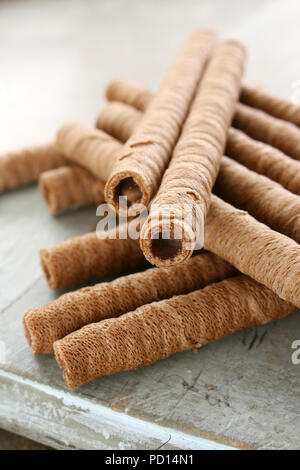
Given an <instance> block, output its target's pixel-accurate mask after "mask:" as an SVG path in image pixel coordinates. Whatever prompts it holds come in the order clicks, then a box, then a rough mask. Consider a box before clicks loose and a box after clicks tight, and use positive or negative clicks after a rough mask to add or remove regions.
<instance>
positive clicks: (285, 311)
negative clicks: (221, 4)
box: [54, 276, 295, 389]
mask: <svg viewBox="0 0 300 470" xmlns="http://www.w3.org/2000/svg"><path fill="white" fill-rule="evenodd" d="M294 310H295V307H294V306H293V305H291V304H289V303H287V302H284V301H283V300H281V299H280V298H279V297H278V296H277V295H276V294H275V293H274V292H272V291H270V290H269V289H267V288H266V287H264V286H261V285H259V284H257V283H256V282H255V281H253V280H251V279H249V278H248V277H246V276H238V277H235V278H230V279H225V280H224V281H222V282H219V283H215V284H210V285H209V286H207V287H205V288H204V289H202V290H197V291H195V292H192V293H190V294H187V295H180V296H176V297H173V298H171V299H168V300H162V301H160V302H153V303H152V304H148V305H144V306H141V307H139V308H138V309H136V310H135V311H133V312H130V313H127V314H125V315H122V316H121V317H119V318H111V319H108V320H104V321H101V322H98V323H92V324H90V325H87V326H85V327H83V328H81V329H80V330H78V331H75V332H74V333H71V334H70V335H68V336H66V337H65V338H63V339H61V340H59V341H56V342H55V343H54V352H55V358H56V360H57V362H58V365H59V366H60V367H61V368H62V369H63V377H64V380H65V382H66V384H67V386H68V387H69V388H71V389H73V388H76V387H79V386H80V385H83V384H84V383H87V382H90V381H91V380H94V379H96V378H97V377H100V376H102V375H107V374H115V373H116V372H120V371H124V370H132V369H137V368H138V367H142V366H146V365H149V364H152V363H154V362H156V361H158V360H159V359H163V358H166V357H168V356H171V355H172V354H174V353H176V352H179V351H185V350H188V349H192V348H195V347H201V346H203V345H204V344H207V343H209V342H211V341H216V340H218V339H220V338H223V337H224V336H226V335H229V334H232V333H234V332H236V331H238V330H241V329H242V328H247V327H251V326H256V325H261V324H265V323H267V322H270V321H272V320H275V319H278V318H283V317H285V316H287V315H289V314H290V313H292V312H293V311H294Z"/></svg>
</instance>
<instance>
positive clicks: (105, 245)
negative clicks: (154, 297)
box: [40, 230, 147, 289]
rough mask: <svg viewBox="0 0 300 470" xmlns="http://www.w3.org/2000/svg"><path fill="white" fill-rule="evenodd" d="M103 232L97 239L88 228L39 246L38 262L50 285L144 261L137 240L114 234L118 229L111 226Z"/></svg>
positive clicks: (67, 283) (113, 271)
mask: <svg viewBox="0 0 300 470" xmlns="http://www.w3.org/2000/svg"><path fill="white" fill-rule="evenodd" d="M105 236H106V238H104V239H99V238H98V236H97V233H96V232H91V233H87V234H85V235H82V236H78V237H73V238H69V239H68V240H66V241H64V242H62V243H59V244H58V245H54V246H52V247H49V248H43V249H41V250H40V261H41V266H42V269H43V271H44V274H45V278H46V281H47V283H48V285H49V286H50V287H51V289H61V288H64V287H70V286H72V285H78V284H83V283H84V282H88V281H89V280H91V279H94V278H100V277H104V276H110V275H113V274H120V273H122V272H123V273H124V272H128V271H131V270H136V269H138V268H141V267H144V266H146V265H147V261H146V259H145V257H144V255H143V253H142V251H141V249H140V247H139V241H138V240H132V239H131V238H126V239H119V238H116V237H118V233H116V234H115V231H114V230H113V234H111V233H110V232H107V234H105ZM111 237H113V238H111Z"/></svg>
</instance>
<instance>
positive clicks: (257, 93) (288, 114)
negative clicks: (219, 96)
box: [240, 85, 300, 127]
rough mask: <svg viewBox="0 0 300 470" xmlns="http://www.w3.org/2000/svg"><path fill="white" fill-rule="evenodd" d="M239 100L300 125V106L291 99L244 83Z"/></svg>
mask: <svg viewBox="0 0 300 470" xmlns="http://www.w3.org/2000/svg"><path fill="white" fill-rule="evenodd" d="M240 100H241V102H242V103H244V104H246V105H248V106H252V107H253V108H258V109H261V110H262V111H264V112H265V113H268V114H271V116H274V117H276V118H279V119H283V120H284V121H290V122H292V123H293V124H295V125H296V126H298V127H300V106H299V104H295V103H293V102H292V101H289V100H287V99H285V98H282V97H280V96H277V95H275V94H273V93H270V92H268V91H266V90H264V89H262V88H255V87H251V86H246V85H244V86H243V88H242V93H241V97H240Z"/></svg>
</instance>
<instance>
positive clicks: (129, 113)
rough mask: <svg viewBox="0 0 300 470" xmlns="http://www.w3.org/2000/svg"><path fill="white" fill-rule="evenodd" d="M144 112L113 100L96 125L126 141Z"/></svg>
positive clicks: (116, 137)
mask: <svg viewBox="0 0 300 470" xmlns="http://www.w3.org/2000/svg"><path fill="white" fill-rule="evenodd" d="M142 117H143V113H142V112H141V111H138V110H137V109H135V108H133V107H132V106H129V105H128V104H125V103H121V102H117V101H111V102H109V103H107V105H106V106H105V107H104V108H103V109H102V111H101V113H100V114H99V116H98V118H97V122H96V127H97V128H98V129H100V130H102V131H104V132H106V133H107V134H109V135H111V136H113V137H114V138H115V139H118V140H120V141H121V142H126V141H127V140H128V139H129V138H130V136H131V135H132V133H133V132H134V130H135V129H136V128H137V126H138V124H139V123H140V121H141V119H142Z"/></svg>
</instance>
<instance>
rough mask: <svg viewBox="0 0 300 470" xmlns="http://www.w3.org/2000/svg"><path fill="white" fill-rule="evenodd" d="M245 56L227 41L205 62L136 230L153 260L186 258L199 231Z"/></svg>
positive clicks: (159, 262) (162, 262)
mask: <svg viewBox="0 0 300 470" xmlns="http://www.w3.org/2000/svg"><path fill="white" fill-rule="evenodd" d="M244 60H245V50H244V47H243V46H242V45H241V44H239V43H238V42H235V41H227V42H224V43H221V44H220V45H219V46H217V47H216V49H215V51H214V54H213V56H212V58H211V61H210V63H209V64H208V66H207V69H206V72H205V74H204V76H203V78H202V80H201V82H200V85H199V88H198V90H197V93H196V97H195V99H194V102H193V104H192V106H191V109H190V112H189V115H188V117H187V119H186V122H185V124H184V126H183V130H182V133H181V136H180V138H179V140H178V143H177V145H176V147H175V149H174V152H173V156H172V159H171V161H170V164H169V167H168V169H167V170H166V171H165V174H164V176H163V179H162V182H161V185H160V188H159V190H158V192H157V194H156V196H155V197H154V199H153V201H152V203H151V208H150V213H149V217H148V219H147V220H146V222H145V224H144V226H143V228H142V231H141V238H140V243H141V248H142V250H143V253H144V255H145V257H146V258H147V259H148V260H149V261H150V262H151V263H152V264H155V265H157V266H169V265H171V264H176V263H179V262H181V261H183V260H185V259H187V258H189V257H190V256H191V255H192V253H193V251H194V247H195V243H196V241H197V240H196V237H195V230H197V231H198V234H199V236H201V233H202V232H203V227H204V221H205V218H206V214H207V211H208V208H209V203H210V195H211V191H212V187H213V185H214V182H215V179H216V176H217V174H218V171H219V167H220V161H221V157H222V155H223V153H224V147H225V143H226V138H227V133H228V129H229V126H230V124H231V121H232V117H233V114H234V111H235V106H236V102H237V100H238V97H239V93H240V83H241V78H242V73H243V66H244ZM184 210H185V211H186V212H188V215H189V219H188V220H187V218H184V217H183V215H184ZM170 214H172V217H170ZM165 233H167V234H170V235H171V239H170V237H166V236H165ZM176 234H178V235H179V236H176ZM176 238H177V240H176ZM175 242H176V243H175Z"/></svg>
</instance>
